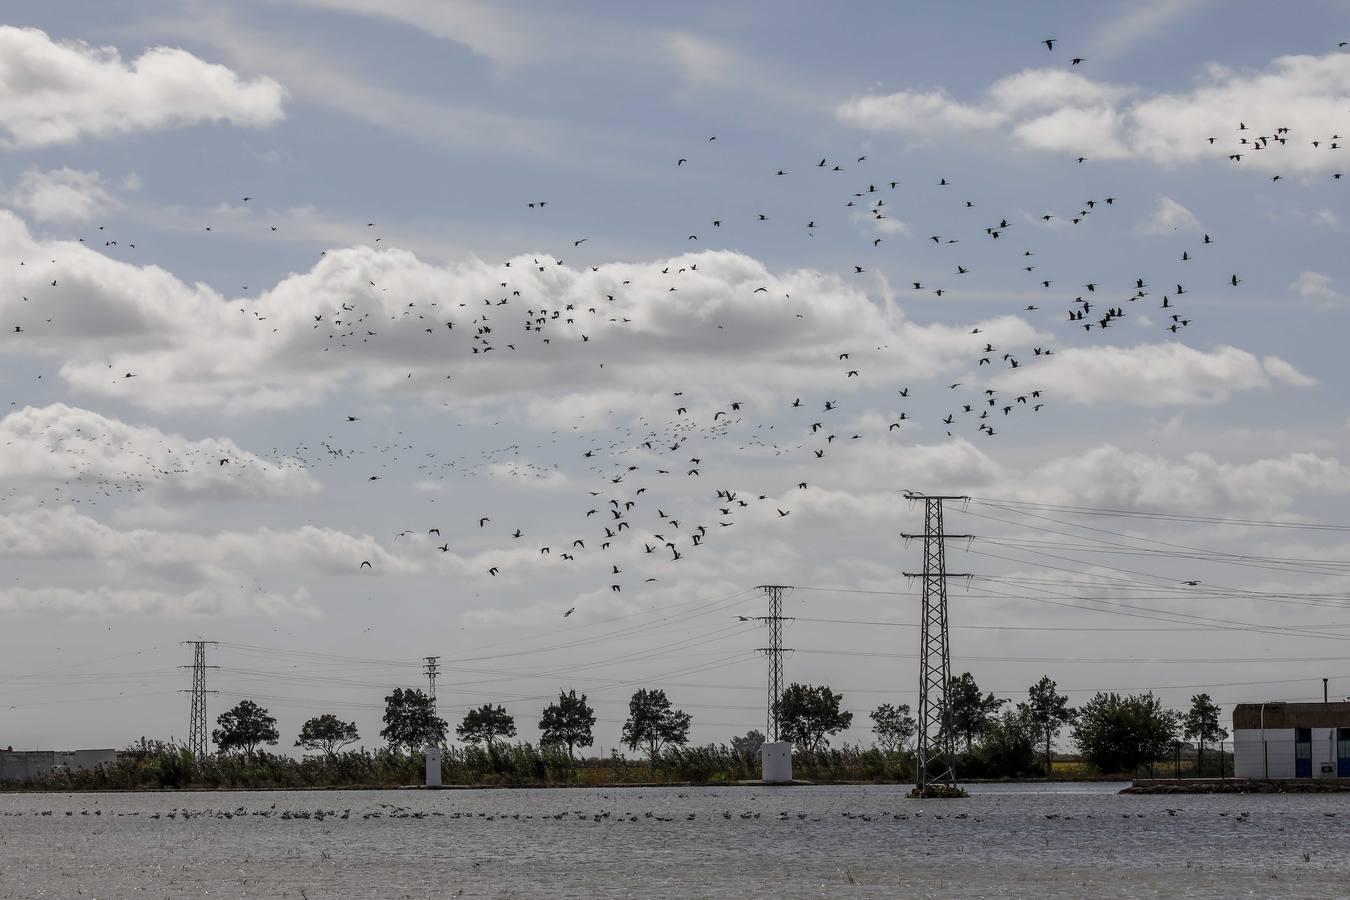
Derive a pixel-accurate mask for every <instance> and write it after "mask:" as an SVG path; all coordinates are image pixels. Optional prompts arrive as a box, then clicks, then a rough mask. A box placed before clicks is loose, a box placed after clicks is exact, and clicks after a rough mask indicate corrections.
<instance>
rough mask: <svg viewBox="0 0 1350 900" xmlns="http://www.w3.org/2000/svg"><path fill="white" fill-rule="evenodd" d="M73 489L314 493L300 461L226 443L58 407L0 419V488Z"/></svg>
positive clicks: (227, 494) (266, 494)
mask: <svg viewBox="0 0 1350 900" xmlns="http://www.w3.org/2000/svg"><path fill="white" fill-rule="evenodd" d="M119 374H125V373H119ZM222 459H224V460H228V462H226V463H224V464H221V462H220V461H221V460H222ZM72 481H76V482H79V483H81V484H84V485H86V486H89V487H95V486H97V487H107V486H109V485H121V486H124V487H133V488H136V489H138V490H149V491H150V492H151V493H176V494H191V495H199V496H210V497H215V498H231V497H239V498H260V497H277V498H294V497H301V496H306V495H309V494H313V493H315V492H317V491H318V489H319V485H318V482H317V481H316V480H315V479H314V477H313V476H311V475H310V474H309V472H307V471H305V469H304V468H303V464H302V463H301V462H300V461H299V460H296V459H291V458H281V459H278V460H276V461H269V460H265V459H262V458H261V457H259V456H256V455H254V454H252V453H249V452H247V451H245V450H243V449H242V448H240V447H239V445H237V444H236V443H235V442H234V441H232V440H229V439H228V438H213V439H206V440H188V439H186V438H183V437H181V436H179V435H176V434H166V433H164V432H163V431H160V430H159V429H157V428H152V427H148V426H137V425H129V424H127V423H125V422H122V421H119V420H117V419H112V418H108V417H106V416H103V415H100V414H99V413H96V412H92V411H90V410H87V409H78V408H75V407H70V406H66V405H65V404H62V403H57V404H53V405H51V406H45V407H31V406H29V407H24V408H23V409H19V410H16V411H14V412H12V413H10V414H9V415H7V416H5V417H4V418H3V419H0V484H2V483H5V482H11V483H14V484H16V485H20V486H22V487H23V488H25V489H31V488H33V487H36V486H38V485H45V484H69V483H71V482H72Z"/></svg>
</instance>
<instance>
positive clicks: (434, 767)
mask: <svg viewBox="0 0 1350 900" xmlns="http://www.w3.org/2000/svg"><path fill="white" fill-rule="evenodd" d="M440 786H441V748H440V747H428V748H427V787H440Z"/></svg>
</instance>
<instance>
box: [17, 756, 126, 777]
mask: <svg viewBox="0 0 1350 900" xmlns="http://www.w3.org/2000/svg"><path fill="white" fill-rule="evenodd" d="M116 761H117V751H116V750H14V751H0V781H29V780H31V779H34V778H41V777H42V776H44V775H50V774H51V773H52V771H53V770H54V769H55V768H56V767H57V766H64V767H65V768H67V769H71V770H73V771H79V770H82V769H93V768H96V767H97V766H101V765H103V764H104V763H114V762H116Z"/></svg>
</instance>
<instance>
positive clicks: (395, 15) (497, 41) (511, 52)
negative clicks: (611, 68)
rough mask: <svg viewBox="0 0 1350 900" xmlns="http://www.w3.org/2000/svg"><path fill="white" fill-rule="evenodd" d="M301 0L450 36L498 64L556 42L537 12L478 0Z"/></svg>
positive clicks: (532, 55) (527, 56) (532, 54)
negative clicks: (527, 12) (538, 21)
mask: <svg viewBox="0 0 1350 900" xmlns="http://www.w3.org/2000/svg"><path fill="white" fill-rule="evenodd" d="M292 2H295V3H297V4H299V5H303V6H312V7H317V8H320V9H327V10H331V11H334V12H344V13H351V14H353V15H361V16H369V17H372V18H376V17H378V18H384V19H388V20H390V21H393V22H398V23H400V24H402V25H407V26H410V27H412V28H416V29H418V30H420V31H423V32H426V33H427V34H429V35H431V36H433V37H436V38H440V39H441V40H446V41H451V42H453V43H456V44H459V45H460V46H463V47H466V48H468V49H470V50H472V51H473V52H475V53H478V54H481V55H482V56H484V57H487V58H488V59H490V60H492V61H493V62H496V63H505V64H516V63H523V62H528V61H530V60H532V59H534V58H536V57H537V56H538V55H539V53H540V52H547V51H548V50H549V49H550V44H551V43H552V42H550V41H548V40H544V39H542V38H543V36H542V35H541V34H540V33H539V32H540V31H542V30H543V29H540V28H538V26H537V24H536V27H535V28H533V29H532V28H530V25H531V22H532V20H533V19H535V16H533V15H523V14H520V13H512V12H510V11H508V10H506V9H505V8H501V7H498V6H495V5H493V4H488V3H479V2H475V0H455V2H454V3H444V2H439V0H433V2H427V0H292Z"/></svg>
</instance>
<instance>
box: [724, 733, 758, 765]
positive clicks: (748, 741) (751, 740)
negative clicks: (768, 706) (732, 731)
mask: <svg viewBox="0 0 1350 900" xmlns="http://www.w3.org/2000/svg"><path fill="white" fill-rule="evenodd" d="M763 746H764V735H762V734H760V732H759V731H758V729H754V728H752V729H750V730H749V731H747V732H746V733H745V734H744V735H742V736H741V737H734V738H732V739H731V752H732V753H733V754H734V755H736V756H737V757H739V758H741V759H743V760H745V761H746V762H747V763H753V762H754V761H755V760H756V759H757V758H758V757H759V751H760V749H761V748H763Z"/></svg>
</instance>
